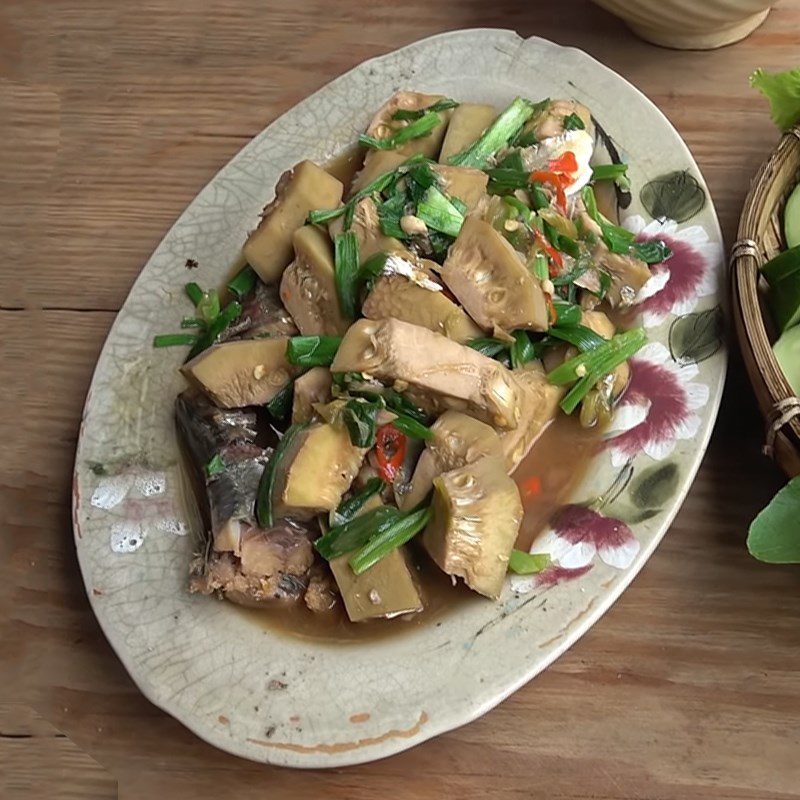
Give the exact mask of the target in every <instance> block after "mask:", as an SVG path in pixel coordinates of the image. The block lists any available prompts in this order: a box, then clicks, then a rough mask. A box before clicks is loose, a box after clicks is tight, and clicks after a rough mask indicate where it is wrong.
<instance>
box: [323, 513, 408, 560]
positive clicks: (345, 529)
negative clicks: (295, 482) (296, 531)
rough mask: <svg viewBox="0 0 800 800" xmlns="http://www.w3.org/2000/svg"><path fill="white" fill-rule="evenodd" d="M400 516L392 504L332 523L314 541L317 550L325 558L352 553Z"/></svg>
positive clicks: (329, 558)
mask: <svg viewBox="0 0 800 800" xmlns="http://www.w3.org/2000/svg"><path fill="white" fill-rule="evenodd" d="M400 516H401V512H400V511H399V510H398V509H396V508H394V506H379V507H378V508H374V509H372V510H371V511H367V512H366V513H365V514H359V516H357V517H353V518H351V519H349V520H348V521H347V522H343V523H342V524H341V525H334V526H333V527H332V528H331V529H330V530H329V531H328V532H327V533H326V534H325V535H324V536H321V537H320V538H319V539H317V541H316V542H314V547H315V548H316V549H317V552H318V553H319V554H320V555H321V556H322V557H323V558H324V559H325V560H326V561H330V560H331V559H333V558H338V557H339V556H343V555H344V554H345V553H352V552H353V550H355V549H357V548H359V547H362V546H363V545H365V544H366V543H367V542H368V541H369V540H370V538H372V537H373V536H376V535H378V534H379V533H381V532H382V531H384V530H385V529H386V528H387V527H389V526H390V525H391V524H392V523H393V522H395V521H396V520H397V519H398V518H399V517H400Z"/></svg>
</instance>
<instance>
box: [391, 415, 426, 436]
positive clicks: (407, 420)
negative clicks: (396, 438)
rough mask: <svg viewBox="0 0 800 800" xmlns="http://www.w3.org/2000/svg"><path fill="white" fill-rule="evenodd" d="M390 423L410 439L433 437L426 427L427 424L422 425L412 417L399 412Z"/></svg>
mask: <svg viewBox="0 0 800 800" xmlns="http://www.w3.org/2000/svg"><path fill="white" fill-rule="evenodd" d="M392 425H394V426H395V428H397V430H399V431H400V433H404V434H405V435H406V436H410V437H411V438H412V439H424V440H425V441H429V440H430V439H433V431H432V430H431V429H430V428H429V427H427V425H423V424H422V423H421V422H418V421H417V420H415V419H413V418H412V417H406V416H404V415H403V414H399V415H398V417H397V419H395V420H394V422H393V423H392Z"/></svg>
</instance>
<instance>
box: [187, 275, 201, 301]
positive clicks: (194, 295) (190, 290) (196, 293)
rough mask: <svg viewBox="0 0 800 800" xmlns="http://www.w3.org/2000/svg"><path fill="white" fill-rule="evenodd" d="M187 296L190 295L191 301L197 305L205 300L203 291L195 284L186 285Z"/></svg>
mask: <svg viewBox="0 0 800 800" xmlns="http://www.w3.org/2000/svg"><path fill="white" fill-rule="evenodd" d="M185 288H186V294H187V295H189V299H190V300H191V301H192V303H194V304H195V305H197V304H198V303H199V302H200V301H201V300H202V299H203V294H204V292H203V290H202V289H201V288H200V287H199V286H198V285H197V284H196V283H195V282H194V281H192V282H191V283H187V284H186V287H185Z"/></svg>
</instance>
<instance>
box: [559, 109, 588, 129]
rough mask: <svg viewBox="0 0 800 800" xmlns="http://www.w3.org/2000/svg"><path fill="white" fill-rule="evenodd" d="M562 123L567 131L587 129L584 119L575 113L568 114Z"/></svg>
mask: <svg viewBox="0 0 800 800" xmlns="http://www.w3.org/2000/svg"><path fill="white" fill-rule="evenodd" d="M562 124H563V126H564V130H565V131H583V130H586V126H585V125H584V124H583V120H582V119H581V118H580V117H579V116H578V115H577V114H576V113H575V112H573V113H572V114H567V116H566V117H564V119H563V120H562Z"/></svg>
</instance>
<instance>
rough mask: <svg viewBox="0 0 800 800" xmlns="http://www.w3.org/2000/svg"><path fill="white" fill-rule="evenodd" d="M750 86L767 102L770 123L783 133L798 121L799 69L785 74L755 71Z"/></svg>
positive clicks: (799, 101) (799, 107) (799, 104)
mask: <svg viewBox="0 0 800 800" xmlns="http://www.w3.org/2000/svg"><path fill="white" fill-rule="evenodd" d="M750 85H751V86H753V87H755V88H756V89H758V90H759V91H760V92H761V94H763V95H764V97H766V98H767V100H769V105H770V111H771V113H772V121H773V122H774V123H775V124H776V125H777V126H778V127H779V128H780V129H781V130H783V131H786V130H789V128H791V127H792V125H794V123H795V122H797V121H798V120H800V68H798V69H790V70H788V71H787V72H764V70H763V69H757V70H756V71H755V72H754V73H753V74H752V75H751V76H750Z"/></svg>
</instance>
